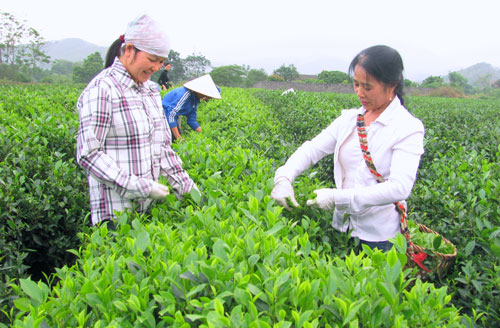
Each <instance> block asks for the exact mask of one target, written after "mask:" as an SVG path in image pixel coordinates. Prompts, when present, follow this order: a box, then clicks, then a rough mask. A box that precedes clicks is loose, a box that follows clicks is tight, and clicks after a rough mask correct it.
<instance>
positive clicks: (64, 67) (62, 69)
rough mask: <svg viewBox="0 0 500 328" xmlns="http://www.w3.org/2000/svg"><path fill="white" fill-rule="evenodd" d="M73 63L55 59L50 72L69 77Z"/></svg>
mask: <svg viewBox="0 0 500 328" xmlns="http://www.w3.org/2000/svg"><path fill="white" fill-rule="evenodd" d="M73 66H74V63H73V62H70V61H69V60H64V59H56V60H55V61H54V62H53V63H52V66H51V67H50V72H51V73H54V74H59V75H71V73H72V72H73Z"/></svg>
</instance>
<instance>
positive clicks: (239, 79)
mask: <svg viewBox="0 0 500 328" xmlns="http://www.w3.org/2000/svg"><path fill="white" fill-rule="evenodd" d="M245 75H246V73H245V70H244V67H241V66H239V65H229V66H220V67H216V68H214V69H213V70H212V71H211V72H210V76H211V77H212V79H213V80H214V82H215V83H216V84H220V85H223V86H226V87H243V86H245Z"/></svg>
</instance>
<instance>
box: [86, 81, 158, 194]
mask: <svg viewBox="0 0 500 328" xmlns="http://www.w3.org/2000/svg"><path fill="white" fill-rule="evenodd" d="M77 108H78V111H79V121H80V127H79V130H78V136H77V156H76V159H77V162H78V164H79V165H80V166H81V167H82V168H83V169H84V170H85V171H86V172H87V173H88V174H90V175H92V177H94V178H95V179H96V180H98V181H100V182H101V183H104V184H105V185H107V186H109V187H110V188H112V189H113V190H115V191H116V192H117V193H118V194H119V195H120V196H122V197H124V198H129V199H134V198H146V197H147V196H148V195H149V193H150V192H151V188H152V184H153V180H151V179H147V178H140V177H138V176H136V175H134V174H130V173H129V172H128V171H127V170H125V169H124V168H122V167H120V166H119V165H118V164H117V162H116V158H120V152H127V151H128V150H127V149H123V147H120V148H118V147H117V148H114V147H113V143H109V144H106V137H107V135H108V133H109V131H110V129H111V125H112V120H113V104H112V101H111V89H110V88H106V87H103V86H102V85H97V86H93V87H88V88H87V89H86V90H85V91H84V92H83V93H82V95H81V96H80V98H79V100H78V103H77ZM123 110H124V111H125V110H126V109H125V108H123Z"/></svg>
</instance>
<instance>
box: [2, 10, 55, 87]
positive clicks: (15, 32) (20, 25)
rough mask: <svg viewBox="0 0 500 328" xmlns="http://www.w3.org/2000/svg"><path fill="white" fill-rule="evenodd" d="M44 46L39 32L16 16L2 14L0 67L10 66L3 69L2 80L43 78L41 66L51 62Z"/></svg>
mask: <svg viewBox="0 0 500 328" xmlns="http://www.w3.org/2000/svg"><path fill="white" fill-rule="evenodd" d="M44 44H45V41H44V40H43V37H42V36H41V35H40V34H39V33H38V31H37V30H35V29H34V28H31V27H29V26H27V25H26V24H25V22H24V21H19V20H17V19H16V17H14V15H11V14H9V13H6V12H2V13H0V65H7V66H8V67H2V70H1V74H2V76H0V78H8V79H14V80H16V81H24V80H25V79H26V78H27V79H28V80H33V79H35V78H36V77H37V76H41V73H40V71H41V69H40V67H39V66H40V64H42V63H48V62H49V56H47V55H46V54H45V53H44V52H43V51H42V47H43V45H44ZM16 71H17V72H21V71H22V74H20V73H16Z"/></svg>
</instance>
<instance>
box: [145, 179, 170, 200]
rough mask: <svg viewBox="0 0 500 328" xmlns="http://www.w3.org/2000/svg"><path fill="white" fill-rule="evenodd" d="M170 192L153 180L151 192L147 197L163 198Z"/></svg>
mask: <svg viewBox="0 0 500 328" xmlns="http://www.w3.org/2000/svg"><path fill="white" fill-rule="evenodd" d="M169 193H170V191H169V190H168V187H167V186H165V185H162V184H160V183H158V182H156V181H153V188H151V193H150V194H149V198H152V199H154V200H165V197H167V195H168V194H169Z"/></svg>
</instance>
